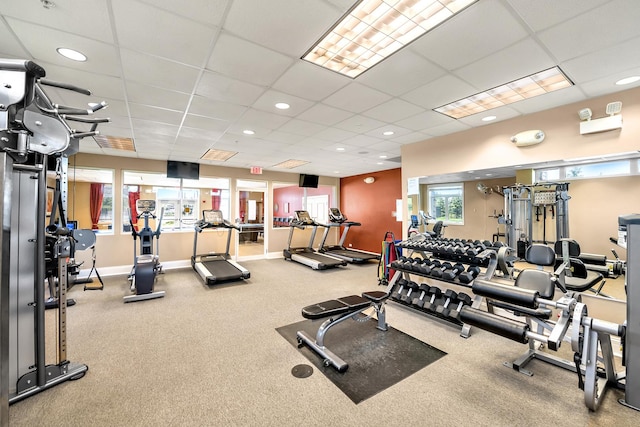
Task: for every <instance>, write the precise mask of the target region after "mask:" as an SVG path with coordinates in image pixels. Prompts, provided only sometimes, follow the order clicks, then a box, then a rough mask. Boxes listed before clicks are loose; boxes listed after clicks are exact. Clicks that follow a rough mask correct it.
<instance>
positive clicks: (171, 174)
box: [167, 160, 200, 179]
mask: <svg viewBox="0 0 640 427" xmlns="http://www.w3.org/2000/svg"><path fill="white" fill-rule="evenodd" d="M167 178H184V179H200V164H198V163H190V162H178V161H175V160H168V161H167Z"/></svg>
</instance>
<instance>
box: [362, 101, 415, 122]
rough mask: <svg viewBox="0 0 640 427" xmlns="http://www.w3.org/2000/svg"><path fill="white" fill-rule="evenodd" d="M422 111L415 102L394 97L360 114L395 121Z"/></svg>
mask: <svg viewBox="0 0 640 427" xmlns="http://www.w3.org/2000/svg"><path fill="white" fill-rule="evenodd" d="M422 111H424V110H423V109H422V108H420V107H418V106H417V105H415V104H411V103H410V102H407V101H404V100H402V99H398V98H394V99H391V100H389V101H387V102H384V103H382V104H380V105H378V106H376V107H373V108H371V109H370V110H367V111H365V112H363V113H362V115H363V116H367V117H373V118H374V119H378V120H381V121H385V122H395V121H397V120H401V119H405V118H407V117H411V116H413V115H416V114H418V113H420V112H422Z"/></svg>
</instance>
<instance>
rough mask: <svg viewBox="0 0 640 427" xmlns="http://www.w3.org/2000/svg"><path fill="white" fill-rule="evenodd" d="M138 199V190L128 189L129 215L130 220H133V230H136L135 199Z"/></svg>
mask: <svg viewBox="0 0 640 427" xmlns="http://www.w3.org/2000/svg"><path fill="white" fill-rule="evenodd" d="M138 199H140V190H138V191H129V215H131V222H133V228H134V230H136V231H138V221H136V215H137V213H136V212H137V211H136V201H137V200H138Z"/></svg>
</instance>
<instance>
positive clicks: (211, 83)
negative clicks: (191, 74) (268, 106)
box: [196, 72, 265, 106]
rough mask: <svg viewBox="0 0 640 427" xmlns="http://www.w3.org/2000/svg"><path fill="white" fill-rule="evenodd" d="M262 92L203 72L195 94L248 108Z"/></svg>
mask: <svg viewBox="0 0 640 427" xmlns="http://www.w3.org/2000/svg"><path fill="white" fill-rule="evenodd" d="M264 91H265V89H264V88H262V87H260V86H256V85H253V84H250V83H246V82H241V81H240V80H236V79H232V78H229V77H226V76H223V75H220V74H216V73H213V72H205V73H204V74H203V75H202V78H201V79H200V83H199V84H198V87H197V89H196V94H198V95H201V96H204V97H206V98H210V99H212V100H214V101H222V102H228V103H231V104H238V105H244V106H249V105H251V104H253V103H254V102H255V101H256V100H257V99H258V98H259V97H260V95H262V93H263V92H264Z"/></svg>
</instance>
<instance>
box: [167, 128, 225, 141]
mask: <svg viewBox="0 0 640 427" xmlns="http://www.w3.org/2000/svg"><path fill="white" fill-rule="evenodd" d="M222 135H224V132H223V131H219V130H215V129H209V130H204V129H197V128H190V127H187V126H183V127H181V128H180V133H179V134H178V138H193V139H201V140H205V141H209V143H213V142H214V141H217V140H218V139H219V138H221V137H222Z"/></svg>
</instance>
